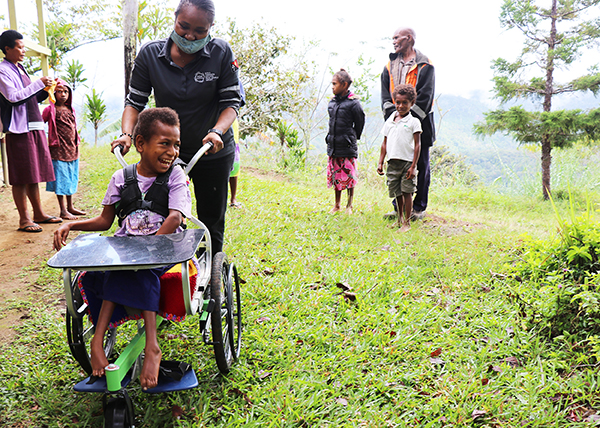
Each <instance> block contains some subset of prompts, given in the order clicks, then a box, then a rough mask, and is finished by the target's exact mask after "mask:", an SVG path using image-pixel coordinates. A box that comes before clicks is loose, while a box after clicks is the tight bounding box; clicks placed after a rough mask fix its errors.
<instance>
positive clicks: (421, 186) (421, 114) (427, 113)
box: [381, 28, 435, 220]
mask: <svg viewBox="0 0 600 428" xmlns="http://www.w3.org/2000/svg"><path fill="white" fill-rule="evenodd" d="M415 40H416V35H415V31H414V30H413V29H411V28H399V29H397V30H396V32H395V33H394V37H393V45H394V53H392V54H390V61H389V62H388V63H387V65H386V67H385V68H384V69H383V73H381V107H382V109H383V120H387V119H388V117H389V116H390V114H392V113H393V112H394V102H393V99H392V93H393V92H394V88H395V87H396V86H397V85H399V84H402V83H406V84H407V85H411V86H413V87H414V88H415V90H416V91H417V99H416V101H415V104H414V106H413V107H412V109H411V114H412V115H413V116H415V117H416V118H417V119H419V121H420V122H421V129H422V130H423V133H422V134H421V153H420V155H419V164H418V165H417V169H418V170H419V175H418V180H417V181H418V182H417V191H416V194H415V198H414V201H413V202H414V204H413V209H414V212H413V219H415V220H421V219H423V218H424V217H425V210H426V209H427V202H428V196H429V183H430V181H431V174H430V170H429V148H430V147H431V146H432V145H433V143H434V141H435V126H434V120H433V111H432V107H433V101H434V98H435V95H434V92H435V69H434V67H433V64H431V61H429V58H427V56H426V55H424V54H423V53H422V52H421V51H419V50H418V49H415V48H414V46H415ZM390 215H392V216H395V212H391V213H388V214H386V215H385V217H388V216H390Z"/></svg>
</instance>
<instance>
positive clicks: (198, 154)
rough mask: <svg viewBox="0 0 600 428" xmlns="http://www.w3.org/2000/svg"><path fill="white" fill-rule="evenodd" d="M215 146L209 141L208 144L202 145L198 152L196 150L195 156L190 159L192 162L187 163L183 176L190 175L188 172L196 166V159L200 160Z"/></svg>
mask: <svg viewBox="0 0 600 428" xmlns="http://www.w3.org/2000/svg"><path fill="white" fill-rule="evenodd" d="M214 146H215V145H214V144H213V142H212V141H209V142H208V143H206V144H205V145H203V146H202V147H200V150H198V151H197V152H196V154H195V155H194V157H193V158H192V160H190V162H189V163H188V165H187V166H186V167H185V175H188V176H189V175H190V171H191V170H192V168H194V166H195V165H196V162H198V159H200V158H201V157H202V156H203V155H204V153H206V152H207V151H209V150H210V149H212V148H213V147H214Z"/></svg>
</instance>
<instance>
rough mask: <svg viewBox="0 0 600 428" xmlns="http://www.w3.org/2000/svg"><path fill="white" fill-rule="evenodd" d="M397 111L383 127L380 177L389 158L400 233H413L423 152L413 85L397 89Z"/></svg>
mask: <svg viewBox="0 0 600 428" xmlns="http://www.w3.org/2000/svg"><path fill="white" fill-rule="evenodd" d="M392 99H393V101H394V104H395V106H396V111H395V113H393V114H392V115H390V117H389V118H388V119H387V120H386V121H385V124H384V125H383V130H382V134H383V143H382V144H381V154H380V155H379V163H378V164H377V173H378V174H379V175H383V162H384V160H385V159H386V158H387V161H388V166H387V184H388V191H389V196H390V198H394V199H395V200H396V206H397V207H398V227H399V228H400V232H407V231H409V230H410V216H411V211H412V205H413V203H412V195H413V193H415V190H416V189H417V174H418V171H417V162H418V161H419V154H420V152H421V132H422V130H421V122H420V121H419V119H417V118H415V117H414V116H412V115H411V114H410V109H411V107H412V106H413V105H414V104H415V100H416V99H417V92H416V91H415V88H413V87H412V86H411V85H398V86H396V88H395V89H394V92H393V93H392Z"/></svg>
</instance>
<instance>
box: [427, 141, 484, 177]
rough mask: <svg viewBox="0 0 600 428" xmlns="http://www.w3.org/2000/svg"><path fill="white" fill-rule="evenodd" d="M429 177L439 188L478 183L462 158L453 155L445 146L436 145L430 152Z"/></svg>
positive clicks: (469, 166)
mask: <svg viewBox="0 0 600 428" xmlns="http://www.w3.org/2000/svg"><path fill="white" fill-rule="evenodd" d="M430 163H431V177H432V179H433V180H435V181H436V183H437V184H438V185H441V186H453V185H455V184H459V183H460V184H465V185H467V186H472V185H474V184H476V183H477V182H478V181H479V177H478V176H477V174H475V173H474V172H473V169H472V168H471V165H470V164H469V163H467V162H466V160H465V157H464V156H460V155H455V154H453V153H452V152H451V151H450V149H449V148H448V147H447V146H444V145H440V144H436V145H434V146H433V147H432V148H431V151H430Z"/></svg>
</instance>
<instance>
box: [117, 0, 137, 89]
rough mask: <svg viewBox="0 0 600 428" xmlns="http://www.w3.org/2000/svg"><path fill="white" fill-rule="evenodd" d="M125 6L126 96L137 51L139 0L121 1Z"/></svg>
mask: <svg viewBox="0 0 600 428" xmlns="http://www.w3.org/2000/svg"><path fill="white" fill-rule="evenodd" d="M121 2H122V6H123V51H124V54H125V96H127V94H128V93H129V80H130V78H131V70H132V69H133V61H134V60H135V54H136V51H137V37H136V36H137V27H138V21H137V19H138V0H121Z"/></svg>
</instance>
